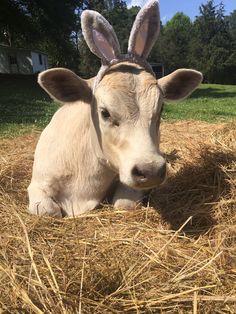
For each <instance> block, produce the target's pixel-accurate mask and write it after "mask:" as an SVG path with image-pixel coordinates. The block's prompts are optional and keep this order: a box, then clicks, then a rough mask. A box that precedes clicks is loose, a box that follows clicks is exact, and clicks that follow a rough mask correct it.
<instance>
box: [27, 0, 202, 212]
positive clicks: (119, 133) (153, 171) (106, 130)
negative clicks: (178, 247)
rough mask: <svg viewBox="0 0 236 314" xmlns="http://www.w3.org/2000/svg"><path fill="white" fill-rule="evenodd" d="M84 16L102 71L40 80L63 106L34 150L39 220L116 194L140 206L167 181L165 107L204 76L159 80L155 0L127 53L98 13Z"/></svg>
mask: <svg viewBox="0 0 236 314" xmlns="http://www.w3.org/2000/svg"><path fill="white" fill-rule="evenodd" d="M81 19H82V30H83V35H84V37H85V40H86V42H87V44H88V46H89V47H90V49H91V51H92V52H93V53H94V54H96V55H97V56H98V57H99V58H100V59H101V61H102V66H101V69H100V70H99V72H98V75H97V76H96V77H95V78H92V79H90V80H84V79H82V78H80V77H78V76H77V75H76V74H74V73H73V72H71V71H69V70H67V69H63V68H56V69H50V70H48V71H45V72H43V73H41V74H40V75H39V80H38V81H39V84H40V85H41V86H42V88H44V89H45V90H46V92H47V93H48V94H49V95H50V96H51V97H52V98H54V99H55V100H57V101H59V102H61V103H62V104H63V106H62V107H61V108H60V109H59V110H58V111H57V112H56V113H55V114H54V116H53V118H52V120H51V122H50V123H49V125H48V126H47V127H46V128H45V130H44V131H43V132H42V134H41V137H40V139H39V142H38V145H37V148H36V152H35V159H34V166H33V175H32V181H31V183H30V186H29V188H28V192H29V201H30V204H29V209H30V211H31V212H32V213H35V214H39V215H43V214H47V215H51V216H55V217H62V216H75V215H79V214H82V213H85V212H87V211H89V210H92V209H94V208H95V207H96V206H97V205H99V204H100V202H102V201H103V200H104V199H105V198H106V197H107V196H108V191H111V190H113V192H112V195H110V196H111V202H112V204H114V206H115V207H122V208H130V207H135V206H136V204H137V202H139V201H140V200H141V199H142V197H143V193H144V191H145V190H149V189H151V188H154V187H156V186H158V185H160V184H162V183H163V182H164V180H165V177H166V161H165V159H164V158H163V156H162V154H161V152H160V150H159V138H160V134H159V133H160V132H159V126H160V118H161V111H162V106H163V102H164V101H171V100H180V99H183V98H185V97H187V96H188V95H189V94H190V93H191V92H192V91H193V90H194V89H195V88H197V86H198V85H199V84H200V82H201V80H202V75H201V73H199V72H197V71H194V70H187V69H180V70H177V71H175V72H173V73H171V74H170V75H167V76H165V77H164V78H162V79H159V80H156V79H155V76H154V74H153V72H152V69H151V67H150V66H149V64H148V63H147V61H146V58H147V56H148V54H149V52H150V50H151V48H152V46H153V44H154V42H155V40H156V38H157V35H158V32H159V24H160V17H159V4H158V1H154V0H151V1H149V2H148V3H147V5H146V6H145V7H144V8H143V9H142V10H141V11H140V12H139V14H138V15H137V17H136V20H135V22H134V25H133V28H132V31H131V35H130V39H129V48H128V53H127V54H126V55H122V54H121V52H120V47H119V42H118V40H117V37H116V34H115V33H114V30H113V28H112V27H111V25H110V24H109V23H108V22H107V21H106V20H105V19H104V18H103V17H102V16H101V15H100V14H99V13H97V12H94V11H88V10H87V11H84V12H83V14H82V18H81ZM112 186H113V189H111V187H112ZM110 194H111V193H110Z"/></svg>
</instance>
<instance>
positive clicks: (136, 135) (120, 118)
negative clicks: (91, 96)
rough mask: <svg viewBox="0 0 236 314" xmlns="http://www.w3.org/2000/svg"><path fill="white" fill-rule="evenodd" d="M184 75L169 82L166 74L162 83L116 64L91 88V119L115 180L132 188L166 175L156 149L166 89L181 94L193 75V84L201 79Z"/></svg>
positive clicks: (135, 67) (189, 88) (149, 185)
mask: <svg viewBox="0 0 236 314" xmlns="http://www.w3.org/2000/svg"><path fill="white" fill-rule="evenodd" d="M183 74H184V73H182V78H181V77H180V76H181V75H179V77H178V78H175V79H174V82H171V79H173V77H172V78H169V80H168V77H167V81H168V84H166V83H165V82H164V80H163V81H161V80H160V82H158V81H157V80H156V79H155V78H154V77H153V75H152V74H150V73H148V72H147V71H145V70H144V69H142V68H141V67H140V66H138V65H132V64H128V63H127V64H118V65H116V66H113V67H112V68H111V70H110V71H109V72H108V73H107V74H106V75H105V77H104V78H103V79H102V81H101V82H100V83H99V85H98V87H97V89H96V91H95V100H96V101H95V106H96V110H95V111H94V114H95V116H97V118H94V121H95V124H98V125H99V126H98V127H97V129H99V132H98V133H99V137H100V145H101V147H102V151H103V153H104V155H105V157H106V158H107V160H108V161H109V162H110V163H111V165H112V166H113V168H114V169H115V170H116V172H117V173H118V174H119V178H120V181H121V182H122V183H124V184H126V185H128V186H130V187H131V188H134V189H150V188H153V187H155V186H158V185H160V184H161V183H163V181H164V180H165V178H166V172H167V171H166V161H165V159H164V157H163V156H162V154H161V152H160V150H159V139H160V135H159V132H160V131H159V127H160V119H161V111H162V107H163V101H164V98H165V94H167V93H169V94H171V93H174V95H172V98H176V99H178V98H183V97H185V96H186V95H188V94H189V93H190V92H191V91H192V90H193V86H192V84H193V82H192V79H194V80H196V77H198V84H199V82H200V80H201V78H200V74H199V73H198V72H195V71H193V72H192V73H189V72H186V73H185V75H183ZM179 79H180V80H181V81H182V86H180V82H179ZM162 83H164V84H162ZM195 83H196V82H195ZM167 85H169V86H167ZM195 87H196V86H194V88H195ZM167 89H168V91H167ZM174 89H175V90H174ZM183 91H184V94H183ZM164 93H165V94H164Z"/></svg>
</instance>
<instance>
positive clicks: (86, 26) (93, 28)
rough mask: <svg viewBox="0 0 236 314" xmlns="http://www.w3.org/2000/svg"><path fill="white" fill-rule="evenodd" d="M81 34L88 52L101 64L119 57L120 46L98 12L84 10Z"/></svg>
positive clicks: (111, 29) (106, 22)
mask: <svg viewBox="0 0 236 314" xmlns="http://www.w3.org/2000/svg"><path fill="white" fill-rule="evenodd" d="M81 25H82V32H83V35H84V38H85V41H86V43H87V45H88V46H89V48H90V50H91V51H92V52H93V53H94V54H95V55H97V56H98V57H99V58H100V59H102V61H103V62H105V63H109V62H110V61H111V60H113V59H117V58H118V57H119V56H120V45H119V42H118V39H117V37H116V34H115V32H114V30H113V28H112V26H111V25H110V24H109V22H108V21H107V20H106V19H105V18H104V17H103V16H102V15H101V14H99V13H98V12H96V11H92V10H85V11H84V12H83V13H82V15H81Z"/></svg>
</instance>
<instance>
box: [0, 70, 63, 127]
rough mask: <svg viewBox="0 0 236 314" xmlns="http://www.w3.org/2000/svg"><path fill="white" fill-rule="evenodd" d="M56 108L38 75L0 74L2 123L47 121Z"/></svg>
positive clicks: (0, 115)
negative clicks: (43, 88)
mask: <svg viewBox="0 0 236 314" xmlns="http://www.w3.org/2000/svg"><path fill="white" fill-rule="evenodd" d="M56 108H57V105H56V104H55V103H53V102H52V101H51V100H50V98H49V97H48V95H47V94H46V93H45V92H44V91H43V90H42V89H41V87H40V86H39V85H38V83H37V75H3V74H2V75H0V122H1V123H39V121H42V123H43V122H44V121H45V123H47V122H48V121H49V120H50V118H51V116H52V115H53V113H54V112H55V110H56Z"/></svg>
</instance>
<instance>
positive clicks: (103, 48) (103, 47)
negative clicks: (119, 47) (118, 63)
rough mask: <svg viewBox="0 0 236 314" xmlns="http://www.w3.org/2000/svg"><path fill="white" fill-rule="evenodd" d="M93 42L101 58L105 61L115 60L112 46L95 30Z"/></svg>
mask: <svg viewBox="0 0 236 314" xmlns="http://www.w3.org/2000/svg"><path fill="white" fill-rule="evenodd" d="M93 41H94V43H95V45H96V47H97V49H98V50H99V51H100V53H101V54H102V55H103V57H105V59H106V60H108V61H111V60H113V59H115V53H114V50H113V48H112V46H111V45H110V43H109V42H108V41H107V39H106V38H105V37H104V35H103V34H102V33H100V32H99V31H97V30H96V29H93Z"/></svg>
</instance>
